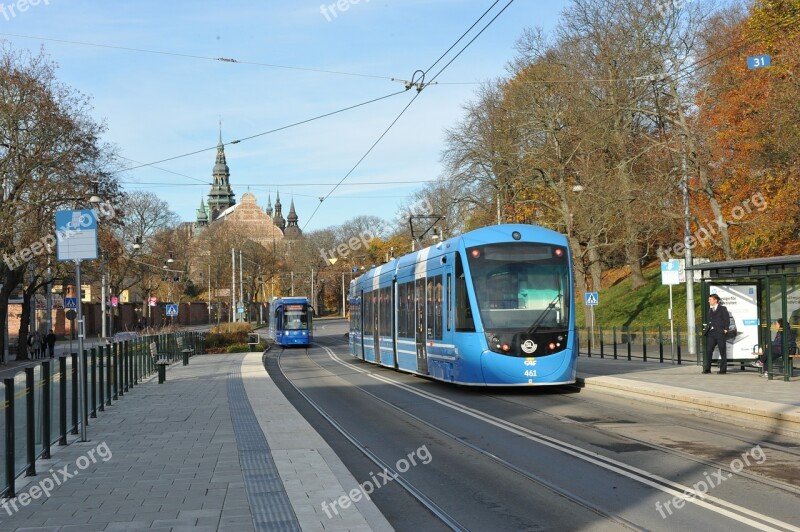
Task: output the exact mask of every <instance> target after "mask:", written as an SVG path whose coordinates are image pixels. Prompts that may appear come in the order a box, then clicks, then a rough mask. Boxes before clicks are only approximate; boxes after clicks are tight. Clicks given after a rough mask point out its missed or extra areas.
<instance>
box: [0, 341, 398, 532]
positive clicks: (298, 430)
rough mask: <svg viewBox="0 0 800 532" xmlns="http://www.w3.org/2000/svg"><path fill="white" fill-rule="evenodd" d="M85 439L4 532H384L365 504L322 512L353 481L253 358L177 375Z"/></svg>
mask: <svg viewBox="0 0 800 532" xmlns="http://www.w3.org/2000/svg"><path fill="white" fill-rule="evenodd" d="M87 439H88V440H89V441H88V442H79V441H74V440H73V441H72V443H71V444H70V445H68V446H65V447H58V446H55V445H54V446H53V447H52V449H53V455H52V459H50V460H38V461H37V463H36V470H37V473H38V475H36V476H33V477H20V478H18V479H17V486H16V493H17V498H16V499H10V500H9V499H5V500H2V501H0V531H3V532H5V531H25V532H31V531H70V530H75V531H82V532H87V531H99V530H105V531H124V530H152V529H156V530H164V531H169V530H172V531H182V530H192V531H204V530H208V531H211V530H214V531H225V530H230V531H236V532H240V531H247V530H256V531H261V530H264V531H266V530H269V531H272V530H287V531H292V530H311V531H317V530H320V531H321V530H326V531H327V530H353V531H366V530H390V529H391V526H390V525H389V523H388V522H387V521H386V519H385V518H384V517H383V515H382V514H381V513H380V511H379V510H378V509H377V508H376V507H375V506H374V504H373V503H372V502H371V501H370V500H368V499H363V498H362V499H360V500H359V501H358V502H354V504H352V505H349V506H348V507H347V508H337V509H336V510H337V512H335V513H331V517H328V516H327V515H326V514H325V512H324V510H323V508H322V503H323V502H325V501H328V502H330V501H331V500H336V499H339V498H340V497H342V496H343V495H344V494H347V493H349V492H350V491H351V490H353V489H355V488H356V486H357V485H358V483H357V482H356V480H355V479H354V478H353V477H352V475H351V474H350V473H349V472H348V470H347V469H346V468H345V466H344V465H343V464H342V462H341V461H340V460H339V458H338V457H337V456H336V454H335V453H334V452H333V451H332V450H331V448H330V447H329V446H328V445H327V444H326V443H325V441H324V440H323V439H322V438H321V437H320V436H319V435H318V434H317V432H316V431H315V430H314V429H313V428H312V427H311V426H310V425H309V424H308V423H307V422H306V421H305V419H303V418H302V416H301V415H300V414H299V413H298V412H297V411H296V410H295V409H294V408H293V407H292V406H291V404H290V403H289V402H288V400H286V398H285V397H284V396H283V394H282V393H281V392H280V391H279V390H278V388H277V387H276V386H275V384H274V383H273V382H272V381H271V380H270V378H269V376H268V374H267V372H266V371H265V370H264V367H263V364H262V354H261V353H249V354H223V355H201V356H195V357H192V359H191V364H189V365H188V366H181V365H174V366H172V367H171V368H170V369H169V371H168V372H167V382H166V383H165V384H162V385H159V384H158V383H157V380H156V379H155V378H154V377H151V378H150V379H148V380H146V381H145V382H144V383H142V384H139V385H138V386H136V388H134V389H132V390H131V391H130V392H129V393H128V394H126V397H125V399H124V400H120V401H118V402H115V403H114V406H113V407H108V408H106V411H105V412H103V413H100V414H98V417H97V419H90V420H89V424H88V427H87ZM47 479H52V481H48V480H47ZM56 483H58V485H55V486H52V485H53V484H56ZM45 488H49V489H48V490H47V491H48V493H49V496H46V494H42V493H41V491H42V490H44V489H45ZM23 494H26V496H27V499H28V500H24V499H23ZM3 502H5V503H6V504H5V505H2V503H3ZM23 502H25V503H26V504H23ZM12 503H13V504H12Z"/></svg>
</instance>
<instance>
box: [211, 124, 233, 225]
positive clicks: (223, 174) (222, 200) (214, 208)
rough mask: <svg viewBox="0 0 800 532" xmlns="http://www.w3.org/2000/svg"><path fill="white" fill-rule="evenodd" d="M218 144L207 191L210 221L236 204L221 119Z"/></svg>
mask: <svg viewBox="0 0 800 532" xmlns="http://www.w3.org/2000/svg"><path fill="white" fill-rule="evenodd" d="M219 124H220V125H219V127H220V129H219V144H217V158H216V161H215V163H214V169H213V170H212V171H211V175H212V178H213V181H212V184H211V191H210V192H209V193H208V209H209V211H210V212H211V216H210V220H209V221H210V222H211V221H214V220H215V219H216V218H217V215H218V214H219V213H221V212H222V211H224V210H225V209H227V208H228V207H231V206H233V205H235V204H236V200H234V194H233V189H231V184H230V176H231V171H230V168H228V162H227V160H226V159H225V144H223V142H222V120H221V119H220V122H219Z"/></svg>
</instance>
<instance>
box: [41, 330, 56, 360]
mask: <svg viewBox="0 0 800 532" xmlns="http://www.w3.org/2000/svg"><path fill="white" fill-rule="evenodd" d="M44 341H45V343H47V351H48V354H49V355H50V358H55V356H56V335H55V333H53V329H50V332H48V333H47V336H45V337H44Z"/></svg>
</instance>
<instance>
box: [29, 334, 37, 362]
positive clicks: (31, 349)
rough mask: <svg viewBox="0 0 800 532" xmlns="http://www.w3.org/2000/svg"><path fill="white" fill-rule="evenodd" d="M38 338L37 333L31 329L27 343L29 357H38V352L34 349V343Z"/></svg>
mask: <svg viewBox="0 0 800 532" xmlns="http://www.w3.org/2000/svg"><path fill="white" fill-rule="evenodd" d="M35 340H36V333H35V332H33V331H31V332H29V333H28V338H27V344H28V357H29V358H32V359H33V358H36V352H35V351H34V343H35Z"/></svg>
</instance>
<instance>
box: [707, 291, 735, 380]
mask: <svg viewBox="0 0 800 532" xmlns="http://www.w3.org/2000/svg"><path fill="white" fill-rule="evenodd" d="M708 305H709V307H710V309H709V313H708V323H706V326H705V327H704V328H703V334H704V335H705V337H706V358H705V359H704V360H703V373H711V359H712V357H713V356H714V348H715V347H716V348H717V349H719V374H720V375H724V374H725V373H727V372H728V353H727V341H726V339H725V334H727V332H728V327H730V323H731V316H730V314H729V313H728V309H727V308H725V305H720V303H719V296H718V295H717V294H711V295H710V296H708Z"/></svg>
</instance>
